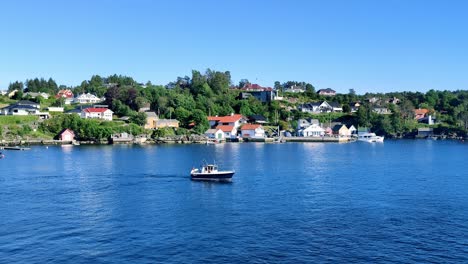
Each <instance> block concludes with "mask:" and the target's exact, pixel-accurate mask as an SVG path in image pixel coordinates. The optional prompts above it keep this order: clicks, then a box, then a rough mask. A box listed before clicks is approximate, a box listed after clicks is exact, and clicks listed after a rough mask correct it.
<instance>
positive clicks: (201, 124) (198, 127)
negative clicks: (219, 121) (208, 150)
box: [192, 109, 210, 134]
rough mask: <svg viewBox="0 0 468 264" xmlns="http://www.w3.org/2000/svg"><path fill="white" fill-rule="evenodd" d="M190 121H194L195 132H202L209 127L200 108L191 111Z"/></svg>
mask: <svg viewBox="0 0 468 264" xmlns="http://www.w3.org/2000/svg"><path fill="white" fill-rule="evenodd" d="M192 121H193V122H194V123H195V127H194V130H195V132H197V133H199V134H203V133H204V132H205V131H206V130H207V129H208V128H209V127H210V125H209V123H208V119H207V116H206V114H205V113H204V112H203V111H202V110H200V109H195V110H194V111H193V113H192Z"/></svg>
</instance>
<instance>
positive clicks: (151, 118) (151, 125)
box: [144, 112, 159, 129]
mask: <svg viewBox="0 0 468 264" xmlns="http://www.w3.org/2000/svg"><path fill="white" fill-rule="evenodd" d="M145 114H146V124H145V125H144V127H145V129H155V128H156V121H158V119H159V117H158V115H157V114H156V113H155V112H145Z"/></svg>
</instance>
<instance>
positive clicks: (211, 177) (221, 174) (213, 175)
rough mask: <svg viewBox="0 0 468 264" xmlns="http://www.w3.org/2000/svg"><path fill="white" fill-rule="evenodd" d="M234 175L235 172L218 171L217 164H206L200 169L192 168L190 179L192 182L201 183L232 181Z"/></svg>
mask: <svg viewBox="0 0 468 264" xmlns="http://www.w3.org/2000/svg"><path fill="white" fill-rule="evenodd" d="M234 173H235V171H233V170H226V171H221V170H218V166H217V165H216V164H205V165H202V166H201V168H200V169H197V168H192V170H191V171H190V177H191V179H192V180H201V181H231V179H232V176H233V175H234Z"/></svg>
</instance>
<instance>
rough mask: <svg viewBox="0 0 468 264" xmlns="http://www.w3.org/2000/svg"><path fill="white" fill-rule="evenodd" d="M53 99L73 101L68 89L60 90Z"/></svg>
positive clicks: (71, 93)
mask: <svg viewBox="0 0 468 264" xmlns="http://www.w3.org/2000/svg"><path fill="white" fill-rule="evenodd" d="M55 98H65V99H73V92H72V91H71V90H70V89H63V90H60V91H59V92H58V93H57V95H55Z"/></svg>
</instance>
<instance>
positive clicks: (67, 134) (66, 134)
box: [59, 128, 75, 141]
mask: <svg viewBox="0 0 468 264" xmlns="http://www.w3.org/2000/svg"><path fill="white" fill-rule="evenodd" d="M59 140H61V141H73V140H75V133H74V132H73V130H71V129H68V128H66V129H64V130H62V131H61V132H60V133H59Z"/></svg>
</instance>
